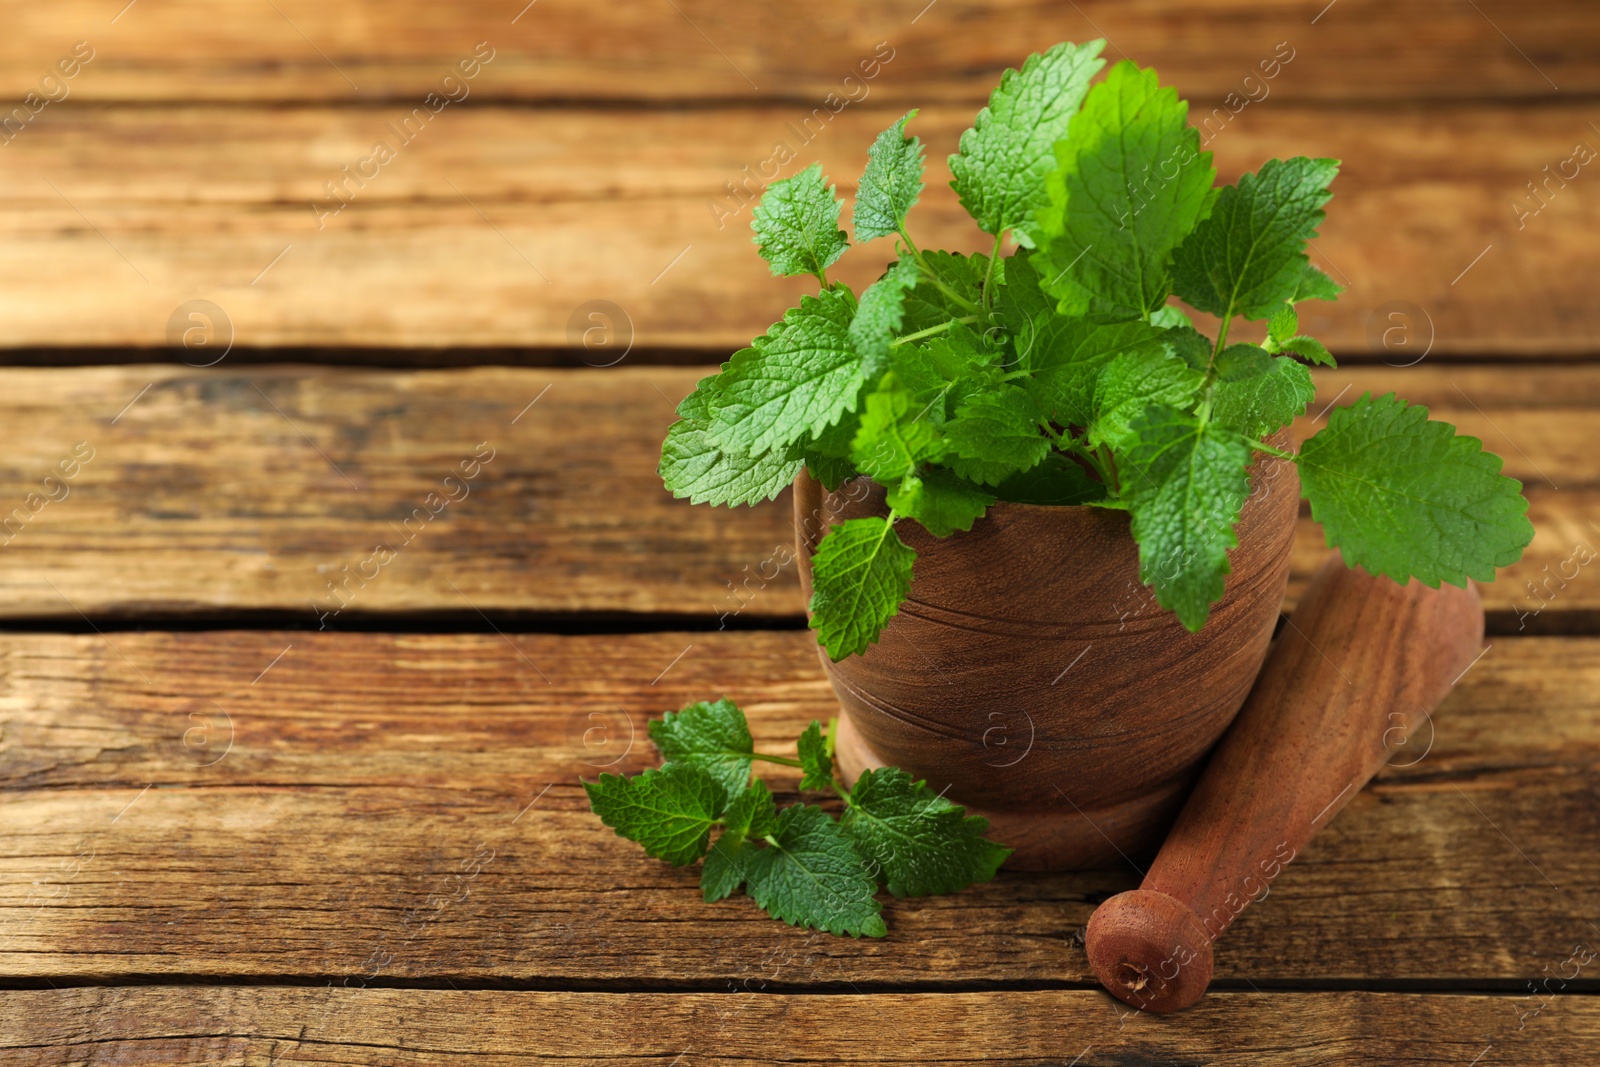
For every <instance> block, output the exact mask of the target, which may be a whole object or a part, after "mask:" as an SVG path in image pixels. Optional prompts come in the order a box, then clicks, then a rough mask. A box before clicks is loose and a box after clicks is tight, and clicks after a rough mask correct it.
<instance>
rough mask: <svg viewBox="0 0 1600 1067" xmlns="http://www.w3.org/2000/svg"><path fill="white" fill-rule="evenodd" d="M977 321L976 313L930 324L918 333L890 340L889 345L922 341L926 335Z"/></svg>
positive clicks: (944, 331)
mask: <svg viewBox="0 0 1600 1067" xmlns="http://www.w3.org/2000/svg"><path fill="white" fill-rule="evenodd" d="M977 321H978V316H976V315H967V316H965V317H964V318H959V319H951V320H950V321H949V322H946V323H941V324H940V325H938V326H929V327H928V328H927V329H926V330H918V331H917V332H916V333H908V334H906V335H905V336H904V337H897V338H895V339H894V340H893V341H890V342H889V347H890V348H895V347H898V346H899V345H903V344H909V343H910V342H912V341H920V340H922V339H923V338H924V337H932V336H933V335H934V334H938V333H946V332H948V331H950V330H953V329H955V328H956V327H957V326H962V325H965V324H967V323H969V322H977Z"/></svg>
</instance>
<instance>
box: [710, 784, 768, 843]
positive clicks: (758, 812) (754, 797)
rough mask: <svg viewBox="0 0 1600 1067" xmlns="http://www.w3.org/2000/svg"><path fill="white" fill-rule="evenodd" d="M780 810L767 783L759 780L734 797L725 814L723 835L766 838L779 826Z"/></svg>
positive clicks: (723, 817)
mask: <svg viewBox="0 0 1600 1067" xmlns="http://www.w3.org/2000/svg"><path fill="white" fill-rule="evenodd" d="M777 819H778V808H777V805H776V804H775V803H774V802H773V799H772V793H771V792H770V791H769V790H768V789H767V783H765V782H763V781H762V780H761V779H759V778H757V779H755V780H754V781H752V782H751V783H750V784H749V785H747V786H745V787H744V791H743V792H742V793H738V794H736V795H735V796H734V798H733V800H731V801H730V802H729V803H728V810H727V811H726V812H724V813H723V816H722V825H723V834H724V836H726V835H727V834H735V835H738V836H740V837H765V836H766V835H767V834H770V833H771V832H772V829H773V827H774V826H776V825H777ZM719 840H720V839H719Z"/></svg>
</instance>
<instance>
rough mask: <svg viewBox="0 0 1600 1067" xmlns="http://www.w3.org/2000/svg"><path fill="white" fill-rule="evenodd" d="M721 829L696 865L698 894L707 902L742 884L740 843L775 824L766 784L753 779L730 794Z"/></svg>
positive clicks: (774, 808) (773, 805)
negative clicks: (701, 863)
mask: <svg viewBox="0 0 1600 1067" xmlns="http://www.w3.org/2000/svg"><path fill="white" fill-rule="evenodd" d="M722 825H723V831H722V834H721V836H719V837H718V838H717V839H716V841H714V842H712V845H711V848H710V850H709V851H707V852H706V861H705V865H704V866H703V867H701V868H700V893H701V896H702V897H704V899H705V900H706V902H707V903H710V902H711V901H715V900H721V899H722V898H723V897H726V896H728V895H729V894H730V893H732V892H733V891H734V890H735V889H738V888H739V886H741V885H743V884H744V861H743V849H742V848H741V846H742V845H743V844H744V841H745V839H746V838H748V837H754V838H761V837H765V836H766V835H767V834H770V833H771V832H772V831H773V830H774V829H776V827H777V825H778V810H777V806H776V805H775V804H774V803H773V801H772V794H771V793H770V792H768V791H767V785H766V783H765V782H763V781H762V780H761V779H759V778H757V779H756V780H755V781H753V782H751V783H750V784H749V785H748V786H746V787H745V790H744V792H743V793H740V794H739V795H738V796H736V797H734V798H733V800H732V801H731V802H730V803H729V804H728V810H727V812H726V813H725V814H724V815H723V817H722Z"/></svg>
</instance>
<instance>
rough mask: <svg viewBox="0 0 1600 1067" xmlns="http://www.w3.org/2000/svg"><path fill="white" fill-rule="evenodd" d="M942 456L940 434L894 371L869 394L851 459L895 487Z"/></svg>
mask: <svg viewBox="0 0 1600 1067" xmlns="http://www.w3.org/2000/svg"><path fill="white" fill-rule="evenodd" d="M942 453H943V447H942V444H941V441H940V437H939V430H938V428H937V427H935V426H934V424H933V422H932V420H931V419H929V418H927V405H926V404H919V403H918V402H917V401H916V400H915V399H914V398H913V397H912V395H911V393H910V391H909V390H906V389H903V388H901V386H900V381H899V379H898V378H897V377H896V376H895V375H894V373H893V372H892V371H891V372H890V373H889V374H886V375H884V376H883V379H882V380H881V381H880V382H879V383H878V388H877V389H876V390H875V391H873V392H871V393H869V394H867V399H866V404H865V406H864V410H863V411H862V413H861V428H860V429H859V430H857V431H856V436H855V439H854V440H852V441H851V442H850V458H851V460H852V462H854V463H855V465H856V467H857V468H859V469H860V470H861V471H862V473H864V474H869V475H871V476H872V478H873V479H874V480H875V481H877V482H878V483H879V484H880V485H892V484H893V483H894V482H896V481H898V480H900V479H901V478H904V477H905V476H906V475H908V474H910V473H911V472H912V471H914V470H916V468H917V465H918V464H919V463H922V462H923V461H925V460H931V459H936V458H938V457H939V456H940V455H941V454H942Z"/></svg>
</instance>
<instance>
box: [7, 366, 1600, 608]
mask: <svg viewBox="0 0 1600 1067" xmlns="http://www.w3.org/2000/svg"><path fill="white" fill-rule="evenodd" d="M706 370H707V368H695V367H687V368H668V367H656V368H630V367H626V366H619V367H613V368H609V369H604V370H598V369H594V370H587V369H586V370H550V369H521V370H518V369H509V368H494V367H485V368H477V369H465V370H451V371H430V372H418V373H395V372H391V371H376V370H356V369H333V368H322V369H314V368H283V367H276V368H273V367H229V366H228V365H227V364H226V363H224V364H223V365H221V366H219V367H216V368H212V369H209V370H196V369H188V368H183V367H172V366H161V367H153V366H127V367H86V368H70V369H37V368H29V369H20V368H13V369H8V370H3V371H0V418H3V420H4V423H5V425H7V426H9V427H10V428H11V430H12V434H13V442H14V443H13V445H12V446H11V447H10V449H9V450H8V451H7V453H6V455H5V456H4V457H3V458H0V617H10V618H46V617H48V618H57V619H66V620H70V621H74V622H76V621H78V620H79V619H80V613H82V614H85V615H89V616H93V617H96V618H101V617H109V616H122V617H128V616H134V617H139V616H143V617H148V616H150V615H151V614H152V613H156V614H175V615H192V614H202V615H203V614H207V613H215V612H220V611H239V610H254V611H275V612H284V613H289V616H290V617H293V616H294V615H295V614H298V615H300V617H301V618H302V619H303V621H304V624H305V625H308V626H328V627H333V628H338V626H339V625H340V623H341V621H343V622H345V623H348V622H349V621H350V620H351V619H352V618H353V617H355V616H357V615H363V614H371V613H374V612H377V613H393V612H416V611H427V612H435V613H451V614H455V615H458V616H461V617H465V618H468V619H471V620H474V621H475V622H476V623H478V624H481V622H482V620H481V617H480V616H479V615H478V614H477V613H478V611H480V610H481V611H485V612H493V613H496V614H497V615H502V616H503V615H508V614H527V613H542V614H550V613H570V612H604V613H618V612H631V613H653V614H663V613H664V614H674V615H685V616H699V617H701V618H703V619H708V620H711V619H716V618H718V617H721V618H722V622H723V623H724V624H729V623H737V622H738V621H740V620H741V619H742V620H750V619H756V618H772V617H788V618H791V619H797V618H798V616H799V615H800V613H801V611H802V609H803V605H802V603H801V601H800V596H799V589H798V583H797V582H796V580H795V578H794V574H793V567H792V566H789V565H787V559H788V556H787V547H788V546H789V545H790V544H791V543H792V538H793V527H792V523H791V516H790V512H789V510H788V508H789V503H788V497H787V495H785V496H784V497H781V498H780V499H779V501H778V502H776V503H774V504H770V505H764V506H761V507H758V508H753V509H738V510H734V511H729V510H726V509H718V508H708V507H691V506H690V505H689V504H687V503H686V502H683V501H678V500H674V499H673V498H672V497H671V496H670V495H669V494H668V493H667V492H666V491H665V490H664V489H663V488H662V487H661V485H660V482H659V480H658V479H657V477H656V473H655V468H656V462H657V457H658V454H659V452H658V450H659V447H660V441H661V437H662V435H663V434H664V433H665V432H666V428H667V426H668V425H670V424H671V422H672V420H673V418H674V414H673V408H674V405H675V404H676V402H677V400H678V399H679V398H680V397H682V396H683V395H685V394H686V393H688V392H689V390H690V389H691V388H692V386H693V383H694V381H695V380H696V378H698V377H699V376H700V375H701V374H703V373H705V372H706ZM1319 375H1320V381H1321V382H1322V386H1321V394H1322V395H1321V397H1320V398H1319V404H1318V408H1320V406H1321V405H1323V404H1326V403H1329V402H1332V401H1335V400H1337V401H1338V402H1340V403H1349V402H1350V401H1351V400H1353V399H1354V398H1355V397H1357V396H1359V395H1360V394H1361V392H1362V391H1365V390H1368V389H1372V390H1376V391H1379V392H1385V391H1388V390H1390V389H1398V390H1399V391H1400V392H1401V393H1403V394H1405V395H1408V396H1410V397H1412V398H1413V399H1416V400H1418V401H1419V402H1426V403H1429V404H1430V405H1431V406H1432V408H1433V411H1434V414H1435V415H1437V416H1438V417H1440V418H1447V419H1451V420H1454V421H1456V422H1457V423H1458V424H1459V425H1460V426H1461V427H1462V428H1463V429H1464V430H1465V431H1466V432H1469V433H1474V434H1477V435H1479V436H1480V437H1482V438H1483V439H1484V440H1485V441H1486V442H1487V443H1488V446H1489V447H1490V448H1491V449H1494V450H1496V451H1497V452H1499V453H1500V454H1501V455H1503V456H1504V457H1505V460H1506V470H1507V471H1508V472H1509V473H1511V474H1512V475H1514V476H1516V477H1518V478H1521V479H1522V480H1523V481H1524V482H1525V484H1526V485H1527V491H1528V494H1529V497H1530V499H1531V500H1532V501H1533V518H1534V522H1535V526H1536V529H1537V530H1538V535H1537V537H1536V539H1535V541H1534V544H1533V546H1532V548H1531V549H1530V551H1529V552H1528V554H1527V556H1526V557H1525V558H1524V560H1523V561H1522V562H1521V563H1519V564H1517V565H1515V566H1513V567H1511V568H1509V569H1508V570H1507V571H1505V572H1504V573H1503V575H1502V577H1501V579H1500V581H1498V582H1496V583H1495V584H1494V585H1492V586H1488V587H1486V589H1485V599H1486V603H1487V606H1488V608H1489V610H1490V612H1491V617H1492V620H1493V624H1494V626H1495V627H1496V629H1498V630H1500V631H1505V630H1508V629H1509V630H1517V629H1518V627H1519V626H1520V627H1539V628H1541V629H1544V630H1549V629H1551V628H1552V627H1556V628H1559V627H1560V626H1563V625H1565V626H1584V627H1588V626H1592V625H1594V624H1595V622H1596V620H1597V619H1600V585H1597V584H1596V583H1595V582H1594V581H1593V580H1592V577H1593V575H1592V573H1591V572H1592V568H1589V567H1587V566H1586V565H1585V562H1584V561H1585V560H1587V559H1588V558H1589V556H1590V555H1591V554H1592V553H1593V551H1594V548H1595V546H1596V543H1597V539H1600V529H1597V528H1596V525H1595V524H1600V484H1597V482H1596V467H1595V464H1594V462H1593V458H1592V457H1593V456H1594V455H1595V454H1596V453H1597V451H1600V420H1597V419H1596V417H1595V410H1596V407H1597V406H1600V376H1596V375H1595V374H1594V373H1593V372H1592V371H1590V370H1588V369H1586V368H1582V367H1549V366H1545V367H1539V368H1537V369H1534V368H1523V369H1515V370H1512V369H1508V368H1499V367H1494V368H1490V367H1480V368H1470V367H1448V366H1430V365H1427V364H1424V365H1423V366H1420V367H1417V368H1413V369H1408V370H1404V371H1400V370H1395V369H1392V368H1386V367H1360V368H1355V369H1346V370H1340V371H1337V372H1319ZM1346 386H1349V387H1350V388H1349V389H1348V390H1346ZM546 390H548V391H546ZM535 401H537V402H536V403H535ZM530 404H531V405H532V406H531V407H530V406H528V405H530ZM1318 408H1313V410H1312V412H1311V413H1310V414H1309V415H1308V416H1307V418H1306V419H1304V420H1303V421H1302V429H1303V430H1305V431H1309V430H1310V429H1312V428H1314V425H1315V418H1316V416H1317V414H1318V413H1319V412H1318ZM124 409H126V410H124ZM113 420H115V421H113ZM80 442H82V443H84V445H85V446H86V447H87V448H88V449H91V450H93V458H92V459H90V460H89V461H88V462H87V463H82V464H78V465H77V467H76V471H77V473H76V475H75V476H74V477H72V478H70V479H65V480H63V479H61V478H60V477H59V475H58V476H57V478H56V480H55V481H53V482H50V483H46V482H45V481H44V479H45V477H46V476H47V475H49V474H50V473H51V471H52V470H55V469H57V465H58V464H59V463H61V462H62V461H64V460H65V461H71V459H72V455H73V450H74V447H75V446H77V445H78V444H79V443H80ZM475 452H481V454H482V455H485V456H489V455H491V454H492V458H490V459H489V460H488V462H486V463H482V462H480V463H478V472H477V476H476V477H474V478H472V479H471V480H470V486H469V487H468V488H466V490H465V492H466V496H464V497H461V493H462V492H463V489H462V487H461V485H460V484H459V483H456V482H452V483H450V484H449V485H446V483H445V481H444V479H446V478H447V477H450V476H452V475H453V474H455V475H459V473H460V470H461V467H460V465H461V464H462V463H463V462H467V463H468V464H469V467H470V465H471V464H472V463H473V462H475V460H474V454H475ZM69 465H70V463H69ZM452 486H454V488H451V487H452ZM430 493H433V494H438V495H437V496H434V497H432V498H430V496H429V494H430ZM29 494H33V495H32V496H30V495H29ZM63 494H65V495H63ZM452 494H453V495H455V496H457V497H460V499H457V500H449V499H448V498H449V497H450V496H451V495H452ZM52 496H54V497H57V498H58V499H55V500H52V499H50V498H51V497H52ZM434 509H437V513H435V510H434ZM380 545H381V546H384V548H385V549H386V550H387V552H388V553H392V558H391V557H389V556H387V555H385V554H384V553H381V552H378V551H377V549H378V546H380ZM1325 552H1326V548H1325V547H1324V545H1323V542H1322V540H1321V534H1320V532H1319V531H1318V530H1317V529H1316V528H1315V527H1314V526H1313V525H1312V524H1311V523H1310V521H1309V519H1305V520H1303V523H1302V530H1301V536H1300V543H1299V548H1298V550H1297V553H1296V556H1295V562H1294V575H1295V579H1294V581H1295V584H1293V585H1292V586H1291V597H1290V602H1292V599H1293V593H1294V591H1295V590H1297V589H1298V587H1299V584H1298V583H1299V582H1301V581H1302V580H1303V579H1304V577H1305V576H1306V575H1308V574H1309V573H1310V572H1311V570H1312V569H1314V568H1315V567H1316V565H1317V564H1318V563H1319V562H1320V561H1321V559H1322V557H1323V555H1324V553H1325ZM1530 581H1531V582H1534V583H1535V588H1534V589H1533V590H1529V588H1528V586H1527V583H1528V582H1530ZM330 612H331V613H333V614H328V613H330ZM1534 612H1537V614H1530V613H1534Z"/></svg>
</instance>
